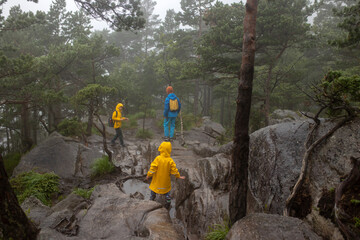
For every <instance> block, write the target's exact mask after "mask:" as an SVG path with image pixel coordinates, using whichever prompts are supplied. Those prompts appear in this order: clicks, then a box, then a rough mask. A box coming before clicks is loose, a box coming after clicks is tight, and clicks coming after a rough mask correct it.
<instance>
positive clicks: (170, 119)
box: [164, 117, 176, 138]
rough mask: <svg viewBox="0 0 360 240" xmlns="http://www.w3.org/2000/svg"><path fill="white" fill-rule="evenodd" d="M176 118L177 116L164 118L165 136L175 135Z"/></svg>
mask: <svg viewBox="0 0 360 240" xmlns="http://www.w3.org/2000/svg"><path fill="white" fill-rule="evenodd" d="M175 120H176V117H167V118H165V119H164V135H165V137H170V138H173V137H174V132H175ZM169 125H170V134H169Z"/></svg>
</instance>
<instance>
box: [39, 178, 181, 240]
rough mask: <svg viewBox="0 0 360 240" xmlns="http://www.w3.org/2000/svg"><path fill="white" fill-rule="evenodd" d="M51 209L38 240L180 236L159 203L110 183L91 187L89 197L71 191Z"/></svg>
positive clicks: (178, 237) (177, 237) (164, 239)
mask: <svg viewBox="0 0 360 240" xmlns="http://www.w3.org/2000/svg"><path fill="white" fill-rule="evenodd" d="M51 211H52V214H51V215H49V216H48V217H47V218H46V219H45V220H43V221H42V223H41V224H40V227H41V232H40V233H39V235H38V239H50V238H51V239H75V240H80V239H81V240H85V239H86V240H95V239H114V240H115V239H116V240H117V239H134V240H135V239H159V240H162V239H163V240H167V239H174V240H177V239H179V240H180V239H184V238H183V236H181V235H179V233H178V232H177V231H176V230H175V229H174V227H173V226H172V223H171V219H170V216H169V213H168V211H167V210H166V209H165V208H163V207H162V205H161V204H158V203H157V202H154V201H143V200H138V199H134V198H131V197H130V196H129V195H126V194H124V193H122V192H121V191H120V190H119V189H118V187H117V186H116V185H115V184H113V183H111V184H105V185H99V186H97V187H95V190H94V192H93V193H92V195H91V199H90V200H85V199H83V198H82V197H80V196H77V195H74V194H71V195H69V196H68V197H67V198H66V199H65V200H63V201H62V202H60V203H58V204H57V205H55V206H54V207H52V208H51ZM60 233H63V234H60ZM70 236H71V237H70Z"/></svg>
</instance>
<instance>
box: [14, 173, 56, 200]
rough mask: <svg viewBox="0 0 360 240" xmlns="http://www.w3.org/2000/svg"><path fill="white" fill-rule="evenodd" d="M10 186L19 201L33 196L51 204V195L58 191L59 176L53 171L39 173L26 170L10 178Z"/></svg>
mask: <svg viewBox="0 0 360 240" xmlns="http://www.w3.org/2000/svg"><path fill="white" fill-rule="evenodd" d="M10 183H11V186H12V187H13V189H14V192H15V194H16V196H17V198H18V200H19V202H20V204H21V203H22V202H23V201H24V200H25V199H26V198H28V197H30V196H34V197H36V198H37V199H39V200H40V201H41V202H42V203H43V204H45V205H47V206H50V205H51V196H52V195H53V194H55V193H59V176H57V175H56V174H55V173H45V174H40V173H36V172H33V171H31V172H27V173H22V174H20V175H18V176H17V177H15V178H12V179H11V180H10Z"/></svg>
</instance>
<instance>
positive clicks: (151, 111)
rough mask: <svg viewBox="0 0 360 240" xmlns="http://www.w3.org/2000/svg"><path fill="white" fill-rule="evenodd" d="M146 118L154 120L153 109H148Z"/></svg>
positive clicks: (154, 112)
mask: <svg viewBox="0 0 360 240" xmlns="http://www.w3.org/2000/svg"><path fill="white" fill-rule="evenodd" d="M146 116H147V117H149V118H156V110H155V109H150V110H149V111H148V112H147V113H146Z"/></svg>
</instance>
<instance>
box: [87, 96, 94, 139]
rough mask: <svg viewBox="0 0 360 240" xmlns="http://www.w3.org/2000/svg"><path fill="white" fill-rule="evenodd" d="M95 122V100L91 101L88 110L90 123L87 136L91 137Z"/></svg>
mask: <svg viewBox="0 0 360 240" xmlns="http://www.w3.org/2000/svg"><path fill="white" fill-rule="evenodd" d="M93 122H94V103H93V100H90V106H89V109H88V122H87V127H86V135H87V136H91V132H92V131H91V130H92V126H93Z"/></svg>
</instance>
